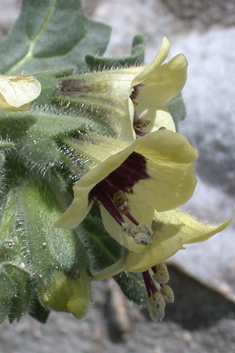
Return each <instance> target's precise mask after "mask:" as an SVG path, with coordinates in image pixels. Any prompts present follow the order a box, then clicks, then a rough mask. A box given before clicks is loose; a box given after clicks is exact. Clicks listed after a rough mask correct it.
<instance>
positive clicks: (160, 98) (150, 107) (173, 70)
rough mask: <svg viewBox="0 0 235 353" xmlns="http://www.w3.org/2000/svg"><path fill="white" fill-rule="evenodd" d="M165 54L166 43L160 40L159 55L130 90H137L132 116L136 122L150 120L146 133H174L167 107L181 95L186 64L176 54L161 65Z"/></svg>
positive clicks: (133, 83) (166, 53) (167, 49)
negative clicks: (135, 118)
mask: <svg viewBox="0 0 235 353" xmlns="http://www.w3.org/2000/svg"><path fill="white" fill-rule="evenodd" d="M169 50H170V43H169V41H168V40H167V39H166V38H164V39H163V42H162V47H161V49H160V52H159V54H158V55H157V56H156V57H155V59H154V60H153V62H152V63H151V64H150V65H149V66H147V67H146V68H144V70H143V71H142V72H141V73H139V74H138V75H137V76H136V77H135V79H134V80H133V82H132V86H133V87H135V86H137V87H138V94H137V98H136V99H134V102H135V103H137V104H136V105H135V114H136V116H137V117H138V118H141V119H148V120H151V123H150V124H149V125H148V127H147V128H146V129H145V131H146V132H150V131H154V130H155V129H158V128H160V127H161V126H165V127H166V128H167V129H168V130H172V131H175V125H174V122H173V119H172V117H171V115H170V113H169V112H168V109H167V103H168V102H169V101H170V100H171V99H172V98H173V97H175V96H177V95H178V94H179V93H180V92H181V91H182V89H183V87H184V85H185V82H186V79H187V66H188V63H187V59H186V58H185V56H184V55H183V54H179V55H177V56H175V57H174V58H173V59H171V60H170V61H169V62H168V63H166V64H163V65H162V63H163V61H164V60H165V59H166V57H167V55H168V53H169Z"/></svg>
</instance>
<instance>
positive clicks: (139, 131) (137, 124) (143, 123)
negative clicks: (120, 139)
mask: <svg viewBox="0 0 235 353" xmlns="http://www.w3.org/2000/svg"><path fill="white" fill-rule="evenodd" d="M150 123H151V120H149V119H146V120H143V119H141V118H138V116H137V115H136V116H135V117H134V122H133V128H134V130H135V133H136V135H138V136H145V135H147V134H148V132H143V130H144V129H145V128H146V127H147V126H148V125H149V124H150Z"/></svg>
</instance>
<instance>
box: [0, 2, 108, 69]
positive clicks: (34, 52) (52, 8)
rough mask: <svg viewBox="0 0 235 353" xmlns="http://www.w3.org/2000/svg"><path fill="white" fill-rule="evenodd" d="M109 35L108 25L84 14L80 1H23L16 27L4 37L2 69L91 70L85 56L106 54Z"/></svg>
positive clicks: (0, 55) (0, 58)
mask: <svg viewBox="0 0 235 353" xmlns="http://www.w3.org/2000/svg"><path fill="white" fill-rule="evenodd" d="M109 36H110V28H109V27H108V26H106V25H104V24H101V23H98V22H94V21H91V20H89V19H88V18H87V17H86V16H85V15H84V12H83V10H82V6H81V1H80V0H66V1H65V0H40V1H38V0H23V4H22V11H21V14H20V17H19V18H18V20H17V22H16V24H15V26H14V28H13V30H12V31H11V33H10V34H9V35H8V36H7V37H5V38H3V39H1V40H0V71H1V73H2V74H3V73H7V74H14V75H15V74H20V73H22V72H23V73H24V74H27V75H28V74H31V73H35V72H42V71H45V70H55V69H57V70H58V69H62V68H67V67H76V68H77V69H78V70H79V71H83V70H87V66H86V64H85V62H84V57H85V55H86V54H87V53H91V54H98V55H102V54H103V53H104V51H105V49H106V47H107V44H108V41H109Z"/></svg>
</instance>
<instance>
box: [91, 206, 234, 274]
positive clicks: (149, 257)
mask: <svg viewBox="0 0 235 353" xmlns="http://www.w3.org/2000/svg"><path fill="white" fill-rule="evenodd" d="M230 223H231V219H230V220H228V221H227V222H225V223H223V224H221V225H219V226H210V225H205V224H203V223H201V222H199V221H198V220H196V219H195V218H193V217H192V216H190V215H188V214H186V213H184V212H182V211H180V210H179V209H174V210H171V211H166V212H157V211H155V214H154V220H153V225H152V228H153V235H152V242H151V244H150V245H149V246H148V247H146V248H144V249H143V251H141V252H140V253H134V252H132V251H126V254H125V255H124V256H123V257H122V258H121V259H120V260H119V261H118V262H116V263H115V264H113V265H111V266H110V267H107V268H105V269H104V270H103V271H101V272H99V273H98V274H97V275H96V276H95V277H94V280H101V279H105V278H108V277H112V276H115V275H117V274H118V273H120V272H123V271H128V272H138V273H141V272H145V271H147V270H149V269H150V268H151V267H153V266H155V265H157V264H159V263H161V262H164V261H166V260H167V259H169V258H170V257H171V256H173V255H174V254H175V253H176V252H177V251H179V250H181V249H184V247H183V245H185V244H194V243H200V242H203V241H206V240H208V239H209V238H211V237H212V236H213V235H215V234H217V233H219V232H221V231H222V230H224V229H225V228H226V227H227V226H228V225H229V224H230Z"/></svg>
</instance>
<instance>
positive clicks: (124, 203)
mask: <svg viewBox="0 0 235 353" xmlns="http://www.w3.org/2000/svg"><path fill="white" fill-rule="evenodd" d="M113 203H114V205H115V206H117V207H118V209H119V210H120V212H121V213H123V214H126V213H128V212H129V211H130V205H129V200H128V198H127V196H126V194H125V193H124V192H123V191H122V190H119V191H118V192H117V193H116V194H114V196H113Z"/></svg>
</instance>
